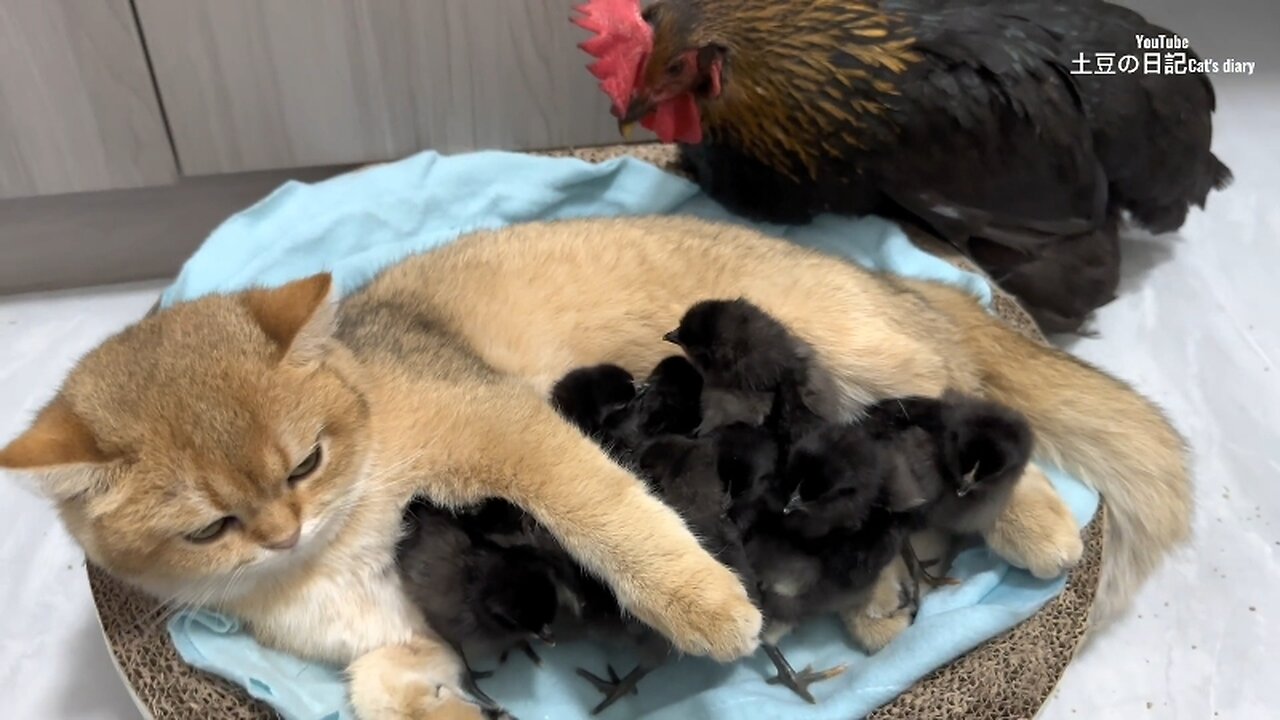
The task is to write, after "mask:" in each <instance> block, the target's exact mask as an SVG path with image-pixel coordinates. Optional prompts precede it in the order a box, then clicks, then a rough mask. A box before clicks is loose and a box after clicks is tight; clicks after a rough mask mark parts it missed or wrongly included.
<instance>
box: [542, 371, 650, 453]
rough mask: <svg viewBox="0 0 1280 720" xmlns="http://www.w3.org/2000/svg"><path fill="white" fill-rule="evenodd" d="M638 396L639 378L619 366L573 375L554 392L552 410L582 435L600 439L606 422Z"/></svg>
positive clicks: (557, 384)
mask: <svg viewBox="0 0 1280 720" xmlns="http://www.w3.org/2000/svg"><path fill="white" fill-rule="evenodd" d="M635 396H636V386H635V378H633V377H632V376H631V373H629V372H627V371H626V370H624V369H623V368H621V367H618V366H617V365H595V366H592V367H583V368H577V369H575V370H572V371H570V372H569V373H567V374H566V375H565V376H564V377H562V378H560V380H559V381H558V382H557V383H556V384H555V386H554V387H552V388H551V398H550V401H551V406H552V407H553V408H555V409H556V411H557V412H559V413H560V414H561V415H562V416H564V418H565V419H566V420H568V421H569V422H571V423H573V424H574V425H575V426H577V428H578V429H579V430H581V431H582V434H584V435H586V436H588V437H599V436H600V435H601V432H602V431H603V429H604V423H605V421H606V419H607V418H608V417H609V416H610V415H612V414H614V413H616V412H618V411H619V410H621V409H623V408H624V407H626V406H627V404H628V403H630V402H631V401H632V400H633V399H634V398H635Z"/></svg>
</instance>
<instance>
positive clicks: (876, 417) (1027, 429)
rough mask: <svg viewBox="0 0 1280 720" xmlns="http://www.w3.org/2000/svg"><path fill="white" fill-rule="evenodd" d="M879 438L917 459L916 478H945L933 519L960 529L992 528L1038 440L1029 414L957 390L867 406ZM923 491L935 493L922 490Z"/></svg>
mask: <svg viewBox="0 0 1280 720" xmlns="http://www.w3.org/2000/svg"><path fill="white" fill-rule="evenodd" d="M866 423H867V426H868V428H869V429H870V431H871V432H872V433H873V434H875V435H876V436H878V437H882V438H886V439H890V438H892V439H893V440H890V441H891V442H897V444H898V445H899V446H900V447H901V448H902V453H903V455H904V456H907V457H910V458H913V459H914V461H913V467H914V476H915V481H916V482H917V483H919V484H921V485H926V484H929V483H940V484H941V489H942V491H943V492H942V494H941V499H940V500H939V502H938V503H937V504H936V505H935V507H934V508H933V509H932V510H931V512H930V523H931V525H933V526H935V527H939V528H943V529H947V530H951V531H956V532H977V531H979V530H981V529H983V528H987V527H990V526H991V523H992V522H994V521H995V518H996V516H997V515H998V514H999V513H1000V512H1001V511H1002V510H1003V509H1004V506H1005V505H1006V504H1007V502H1008V499H1009V495H1010V493H1012V492H1013V486H1014V485H1015V484H1016V482H1017V480H1018V478H1020V477H1022V473H1023V471H1024V470H1025V469H1026V466H1027V463H1029V462H1030V461H1031V453H1032V450H1033V449H1034V445H1035V436H1034V433H1033V431H1032V429H1031V425H1030V423H1029V422H1028V421H1027V419H1026V418H1025V417H1024V416H1023V415H1022V414H1021V413H1018V412H1017V411H1015V410H1013V409H1012V408H1008V407H1005V406H1003V405H999V404H997V403H993V402H990V401H987V400H983V399H980V398H975V397H969V396H965V395H963V394H960V393H957V392H948V393H945V394H944V395H943V397H942V398H940V399H933V398H922V397H911V398H899V399H896V400H887V401H883V402H880V403H877V404H876V405H873V406H872V407H870V408H869V409H868V416H867V420H866ZM922 492H932V491H931V490H923V491H922Z"/></svg>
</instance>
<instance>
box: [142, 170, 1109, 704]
mask: <svg viewBox="0 0 1280 720" xmlns="http://www.w3.org/2000/svg"><path fill="white" fill-rule="evenodd" d="M647 214H689V215H696V216H698V217H702V218H707V219H715V220H727V221H732V222H741V221H740V220H738V219H736V218H734V217H733V216H731V215H730V214H728V213H727V212H726V211H725V210H724V209H723V208H721V207H720V206H719V205H718V204H716V203H715V202H714V201H712V200H710V199H709V198H708V197H707V196H706V195H704V194H702V193H701V192H700V191H699V190H698V188H697V187H696V186H695V185H693V184H691V183H689V182H687V181H685V180H683V179H681V178H679V177H676V176H674V175H671V174H669V173H666V172H664V171H662V170H661V169H659V168H657V167H655V166H653V165H650V164H647V163H644V162H641V161H639V160H636V159H633V158H627V157H624V158H619V159H616V160H612V161H609V162H605V163H601V164H591V163H587V162H582V161H579V160H574V159H565V158H544V157H535V156H529V155H522V154H515V153H503V152H480V153H471V154H466V155H456V156H441V155H438V154H436V153H434V152H424V153H421V154H419V155H415V156H413V157H410V158H407V159H405V160H402V161H399V162H395V163H390V164H387V165H380V166H376V167H372V168H369V169H365V170H361V171H358V172H354V173H350V174H347V175H342V176H339V177H336V178H332V179H330V180H327V181H324V182H321V183H316V184H312V185H308V184H303V183H297V182H290V183H287V184H285V185H283V186H281V187H280V188H279V189H278V190H276V191H275V192H274V193H272V194H271V195H270V196H268V197H267V198H265V199H264V200H262V201H261V202H259V203H257V204H256V205H254V206H253V207H251V208H249V209H247V210H245V211H244V212H241V213H239V214H237V215H234V216H232V217H231V218H229V219H228V220H227V221H226V222H224V223H223V224H222V225H221V226H220V227H219V228H218V229H217V230H215V231H214V232H213V234H212V235H211V236H210V237H209V238H208V240H207V241H206V242H205V243H204V245H203V246H202V247H201V248H200V249H199V250H198V251H197V252H196V253H195V255H193V256H192V257H191V259H190V260H188V262H187V263H186V265H185V266H184V267H183V269H182V272H181V273H180V274H179V276H178V278H177V280H176V281H175V282H174V284H173V285H172V286H170V287H169V288H168V289H167V290H166V291H165V293H164V296H163V298H162V302H163V303H164V304H171V303H174V302H179V301H183V300H189V299H193V298H196V297H199V296H201V295H205V294H208V293H220V292H230V291H235V290H241V289H244V288H247V287H250V286H255V285H276V284H280V283H283V282H287V281H289V280H293V279H297V278H300V277H305V276H307V275H310V274H313V273H316V272H320V271H325V270H327V271H329V272H331V273H333V275H334V278H335V281H336V283H337V286H338V288H339V290H340V291H341V292H343V293H348V292H351V291H352V290H354V289H356V288H359V287H360V286H361V285H363V284H364V283H366V282H367V281H369V280H370V279H371V278H372V277H373V276H374V275H375V274H376V273H377V272H378V271H380V270H381V269H383V268H385V267H386V266H387V265H390V264H392V263H394V262H396V261H398V260H400V259H402V258H404V257H406V256H408V255H410V254H413V253H417V252H422V251H424V250H429V249H431V248H433V247H438V246H440V245H442V244H445V243H448V242H450V241H452V240H453V239H455V238H457V237H458V236H459V235H462V234H465V233H467V232H470V231H473V230H478V229H486V228H496V227H502V226H505V225H509V224H513V223H519V222H526V221H532V220H543V219H559V218H570V217H601V216H618V215H647ZM756 227H758V228H759V229H760V230H762V231H764V232H767V233H770V234H773V235H777V236H781V237H784V238H787V239H788V240H790V241H791V242H794V243H797V244H799V245H804V246H808V247H813V248H816V249H819V250H822V251H825V252H828V253H832V254H836V255H840V256H843V257H845V258H848V259H851V260H853V261H854V262H857V263H859V264H861V265H863V266H865V267H868V268H871V269H874V270H880V271H885V272H889V273H895V274H898V275H903V276H908V277H914V278H926V279H931V280H938V281H941V282H947V283H951V284H954V285H957V286H960V287H962V288H965V289H966V290H968V291H969V292H971V293H973V294H974V295H975V296H977V297H978V298H979V299H981V300H982V301H983V302H984V303H986V304H988V305H990V302H991V288H990V287H989V286H988V284H987V283H986V281H985V280H984V279H983V278H981V277H980V276H977V275H974V274H972V273H967V272H963V271H961V270H958V269H956V268H955V267H953V266H951V265H950V264H948V263H946V262H944V261H942V260H940V259H938V258H936V257H934V256H932V255H930V254H928V253H925V252H923V251H921V250H919V249H918V248H916V247H915V246H914V245H913V244H911V242H910V241H909V240H908V239H907V237H906V236H905V235H904V234H903V233H902V231H901V230H900V229H899V228H898V227H896V226H895V225H893V224H891V223H889V222H886V221H884V220H881V219H878V218H865V219H859V220H854V219H849V218H837V217H832V216H823V217H820V218H818V219H817V220H816V221H815V222H813V223H811V224H809V225H805V226H795V227H790V226H766V225H757V226H756ZM608 241H609V238H608V237H601V239H600V242H608ZM1050 477H1051V479H1052V480H1053V482H1054V484H1055V485H1056V486H1057V487H1058V489H1059V491H1060V492H1061V493H1062V494H1063V496H1064V497H1065V498H1066V500H1067V502H1068V504H1069V505H1070V507H1071V509H1072V512H1073V513H1074V514H1075V517H1076V520H1077V521H1078V522H1079V523H1080V524H1081V525H1082V526H1083V525H1084V524H1085V523H1087V522H1088V521H1089V520H1090V519H1091V518H1092V517H1093V514H1094V512H1095V511H1096V509H1097V495H1096V493H1094V492H1093V491H1092V490H1090V489H1088V488H1086V487H1085V486H1084V485H1083V484H1081V483H1080V482H1078V481H1077V480H1075V479H1072V478H1070V477H1068V476H1066V475H1063V474H1062V473H1060V472H1056V471H1053V470H1050ZM951 575H952V576H953V577H955V578H958V579H960V580H962V582H961V583H960V584H958V585H955V586H951V587H944V588H941V589H938V590H936V591H934V592H932V593H930V594H929V595H928V596H927V597H926V598H925V599H924V601H923V603H922V605H921V608H920V612H919V615H918V617H917V620H916V622H915V623H914V624H913V625H912V627H911V628H909V629H908V630H907V631H906V632H905V633H903V635H902V636H901V637H899V638H898V639H897V640H895V641H894V642H893V643H892V644H891V645H890V646H889V647H888V648H886V649H885V650H883V651H882V652H880V653H878V654H876V655H874V656H872V657H867V656H866V655H864V654H862V653H860V652H858V651H857V650H855V649H854V648H853V647H852V646H851V645H850V644H849V642H848V640H847V639H846V636H845V632H844V629H843V628H842V627H840V626H839V624H838V622H837V621H836V620H835V619H832V618H823V619H818V620H814V621H812V622H809V623H806V624H804V625H803V626H801V627H800V628H799V629H798V630H797V631H796V632H795V633H794V634H792V635H791V636H789V637H788V638H786V639H785V640H784V641H783V642H782V645H781V647H782V649H783V651H784V652H786V654H787V655H788V657H789V658H790V659H791V661H792V662H793V664H795V665H796V666H797V667H803V666H805V665H810V664H812V665H813V666H814V667H827V666H831V665H836V664H841V663H843V664H846V665H848V667H849V669H848V671H847V672H845V673H844V674H843V675H841V676H839V677H837V678H835V679H832V680H829V681H827V682H823V683H820V684H818V685H815V686H813V688H812V691H813V693H814V695H815V696H816V697H817V698H818V699H819V704H817V705H809V704H806V703H804V702H803V701H801V700H800V699H799V698H797V697H795V696H794V695H792V694H791V693H790V692H789V691H787V690H785V689H782V688H780V687H778V686H775V685H767V684H766V683H765V682H764V678H766V677H768V676H769V675H770V674H771V672H772V666H771V665H770V663H769V662H768V660H767V659H766V658H765V657H764V656H763V653H761V654H758V655H757V656H755V657H752V658H748V659H746V660H743V661H741V662H739V663H735V664H730V665H720V664H716V663H713V662H710V661H708V660H705V659H701V658H680V659H673V661H672V662H670V663H669V664H667V665H665V666H664V667H662V668H661V669H659V670H657V671H655V673H654V674H653V675H651V676H650V677H649V678H648V679H646V680H645V681H644V682H643V683H642V684H641V691H640V692H639V694H638V695H634V696H629V697H627V698H625V699H623V700H621V701H620V702H619V703H618V704H617V705H615V706H614V708H613V709H611V710H610V711H609V714H610V715H611V716H613V717H648V718H671V720H677V719H681V720H684V719H691V718H719V717H733V718H742V719H744V720H753V719H755V718H761V719H763V718H779V717H786V718H840V719H841V720H847V719H848V718H854V717H861V716H862V715H865V714H866V713H868V712H870V711H871V710H873V709H875V708H876V707H878V706H879V705H882V704H884V703H885V702H888V701H890V700H892V699H893V698H894V697H895V696H897V695H898V694H899V693H901V692H903V691H904V690H906V689H907V688H909V687H910V686H911V685H912V684H914V683H915V682H916V681H918V680H919V679H920V678H922V677H924V676H925V675H927V674H928V673H929V672H931V671H933V670H934V669H936V668H938V667H940V666H941V665H944V664H946V663H947V662H950V661H951V660H953V659H955V658H956V657H958V656H960V655H962V654H964V653H965V652H967V651H968V650H971V649H972V648H974V647H977V646H978V645H980V644H982V643H983V642H984V641H986V640H988V639H990V638H992V637H995V636H996V635H999V634H1001V633H1003V632H1005V631H1007V630H1008V629H1010V628H1012V627H1013V626H1014V625H1016V624H1017V623H1019V622H1021V621H1023V620H1025V619H1027V618H1028V617H1030V616H1031V615H1033V614H1034V613H1035V612H1036V611H1037V610H1038V609H1039V608H1040V607H1042V606H1043V605H1044V604H1045V603H1046V602H1048V601H1049V600H1050V599H1052V598H1053V597H1054V596H1056V595H1057V594H1058V593H1059V592H1061V591H1062V588H1063V587H1064V584H1065V579H1064V578H1058V579H1054V580H1037V579H1035V578H1033V577H1031V576H1030V575H1029V574H1027V573H1026V572H1024V571H1021V570H1017V569H1014V568H1011V567H1010V566H1009V565H1008V564H1007V563H1005V562H1004V561H1002V560H1000V559H999V558H997V557H996V556H994V555H993V554H992V553H990V552H989V551H988V550H987V549H986V548H983V547H975V548H971V549H967V550H965V551H964V552H962V553H961V554H960V555H959V556H958V557H957V558H956V561H955V563H954V566H953V570H952V573H951ZM168 629H169V634H170V636H171V637H172V639H173V642H174V644H175V645H176V647H177V649H178V652H179V653H180V654H181V655H182V657H183V658H184V659H185V660H186V661H187V662H188V663H191V664H192V665H194V666H196V667H199V668H201V669H204V670H207V671H209V672H212V673H214V674H217V675H219V676H222V677H224V678H227V679H228V680H230V681H232V682H235V683H237V684H239V685H240V686H241V687H243V688H245V689H246V690H247V691H248V692H249V693H250V694H251V695H253V696H254V697H257V698H260V699H262V700H264V701H265V702H267V703H269V704H270V705H272V706H273V707H274V708H275V709H276V710H277V711H278V712H279V713H280V714H281V715H282V716H283V717H285V718H286V719H287V720H337V719H339V718H344V719H345V718H352V717H353V715H352V713H351V710H350V708H349V706H348V705H347V703H346V696H345V692H344V689H343V686H342V675H341V671H340V669H339V668H332V667H327V666H323V665H319V664H315V663H308V662H304V661H302V660H299V659H297V658H293V657H290V656H287V655H285V654H282V653H279V652H275V651H272V650H269V649H267V648H263V647H262V646H260V645H258V644H257V643H256V642H255V641H254V640H253V638H252V637H250V636H249V635H248V634H247V633H245V632H244V631H243V629H242V628H241V627H240V625H239V624H238V623H236V622H235V621H233V620H231V619H229V618H226V617H223V616H220V615H218V614H216V613H211V612H207V611H184V612H181V613H178V614H177V615H175V616H174V617H173V618H172V619H171V620H170V622H169V625H168ZM539 652H540V654H541V656H542V658H543V665H542V667H541V668H535V667H533V666H532V665H531V664H530V663H529V662H527V661H526V660H524V658H523V657H522V656H519V655H516V656H515V657H513V658H512V659H511V660H510V661H509V662H508V663H506V664H505V665H502V666H500V667H498V668H497V669H496V673H495V674H494V676H493V677H491V678H489V679H487V680H485V681H484V687H485V690H486V691H487V692H488V693H489V694H490V695H492V696H493V697H494V698H495V699H497V700H498V701H499V702H501V703H502V704H504V705H505V706H506V707H507V708H508V709H509V710H510V711H511V712H512V713H513V714H515V715H516V716H517V717H519V718H522V720H530V719H533V718H556V719H557V720H561V719H564V718H587V717H589V709H590V708H591V707H592V706H593V705H594V704H595V703H596V702H597V701H598V700H599V696H598V695H597V694H596V691H595V690H594V689H592V688H591V687H590V686H588V685H586V684H585V683H584V682H583V681H582V680H581V679H580V678H578V677H577V676H576V675H575V674H574V669H575V668H576V667H585V668H588V669H595V670H596V671H598V672H602V671H603V668H604V666H605V664H606V663H609V664H612V665H613V666H614V667H615V668H618V669H619V670H621V671H626V670H628V669H630V668H631V667H632V664H633V662H634V657H631V656H629V653H628V652H627V649H626V648H618V647H612V646H610V645H607V644H604V643H594V642H579V643H567V644H561V645H558V646H556V647H554V648H546V649H542V650H540V651H539ZM485 669H488V668H485Z"/></svg>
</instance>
